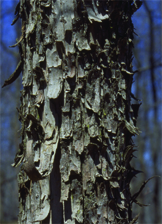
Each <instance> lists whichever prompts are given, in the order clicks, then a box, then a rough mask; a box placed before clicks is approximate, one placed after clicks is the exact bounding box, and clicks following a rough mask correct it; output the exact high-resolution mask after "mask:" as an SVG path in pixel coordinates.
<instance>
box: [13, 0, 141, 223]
mask: <svg viewBox="0 0 162 224" xmlns="http://www.w3.org/2000/svg"><path fill="white" fill-rule="evenodd" d="M140 5H141V3H140V2H136V3H135V2H134V1H132V0H129V1H108V0H105V1H103V0H102V1H101V0H98V1H97V0H91V1H87V0H68V1H66V0H54V1H51V0H48V1H43V0H42V1H34V0H26V1H25V0H20V4H18V6H17V9H16V14H17V17H19V16H20V17H21V18H22V37H21V38H20V40H19V42H20V43H19V47H20V53H21V60H22V74H23V77H22V83H23V90H22V97H21V106H20V109H19V117H20V121H21V122H22V143H21V144H20V149H19V152H18V153H17V155H16V158H15V163H14V164H13V166H17V165H19V164H20V163H21V162H23V165H22V169H21V171H20V173H19V177H18V183H19V201H20V207H19V223H22V224H25V223H27V224H30V223H68V224H74V223H84V224H88V223H92V224H97V223H98V224H99V223H100V224H101V223H102V224H106V223H109V224H114V223H122V224H128V223H134V222H135V220H136V218H135V219H133V220H132V215H131V206H132V202H133V201H135V197H133V198H132V197H131V193H130V188H129V185H130V181H131V179H132V177H133V176H134V175H135V174H137V173H138V171H136V170H134V169H133V168H132V167H131V165H130V160H131V159H132V157H133V155H132V153H133V151H134V145H133V141H132V138H131V137H132V136H133V135H136V134H139V130H138V128H137V127H135V124H136V118H137V110H138V107H139V105H138V104H137V105H133V106H132V105H131V85H132V81H133V74H134V72H133V71H132V64H131V63H132V47H133V43H132V40H133V24H132V21H131V16H132V14H133V13H134V12H135V11H136V10H137V8H138V7H140ZM17 17H16V19H15V20H17ZM13 23H14V22H13ZM14 46H15V45H14ZM24 171H25V172H24Z"/></svg>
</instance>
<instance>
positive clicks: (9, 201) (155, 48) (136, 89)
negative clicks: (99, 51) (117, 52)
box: [0, 0, 162, 224]
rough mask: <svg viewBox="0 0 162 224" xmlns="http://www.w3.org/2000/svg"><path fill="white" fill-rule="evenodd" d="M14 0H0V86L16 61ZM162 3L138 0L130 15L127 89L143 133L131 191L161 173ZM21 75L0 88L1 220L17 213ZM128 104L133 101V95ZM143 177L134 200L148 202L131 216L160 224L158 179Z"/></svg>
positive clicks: (161, 205)
mask: <svg viewBox="0 0 162 224" xmlns="http://www.w3.org/2000/svg"><path fill="white" fill-rule="evenodd" d="M17 3H18V1H17V0H15V1H13V0H10V1H7V0H5V1H3V0H1V1H0V7H1V9H0V17H1V20H0V37H1V38H0V51H1V55H0V77H1V82H0V85H1V86H2V84H3V83H4V81H5V80H6V79H7V78H8V77H9V76H10V75H11V74H12V72H13V71H14V70H15V68H16V66H17V64H18V62H19V59H20V58H19V49H18V47H15V48H13V49H12V48H9V46H10V45H13V44H15V43H16V38H18V37H20V36H21V22H20V21H18V22H17V23H16V25H14V26H11V23H12V21H13V19H14V18H15V17H14V11H15V7H16V5H17ZM161 12H162V7H161V1H160V0H156V1H143V5H142V7H141V8H140V9H139V10H138V11H137V12H136V13H135V14H134V16H133V18H132V19H133V23H134V27H135V33H137V34H138V36H137V35H134V46H135V48H134V61H133V65H134V70H136V69H137V70H138V73H136V74H135V75H134V83H133V86H132V93H133V94H134V96H135V97H136V98H138V99H141V101H139V103H140V102H141V103H142V104H141V106H140V110H139V116H138V124H137V126H138V127H139V128H140V130H141V131H142V133H141V134H140V136H137V137H135V138H134V142H135V144H136V146H137V147H136V148H137V151H136V152H135V156H136V157H137V158H134V159H133V160H132V165H133V166H134V167H135V168H136V169H138V170H142V171H143V173H140V174H138V175H137V177H136V178H134V179H133V181H132V184H131V189H132V192H133V193H135V192H137V191H138V190H139V188H140V186H141V184H142V183H143V182H144V181H145V180H147V179H148V178H150V177H152V176H154V175H158V176H161V177H162V140H161V137H162V116H161V114H162V104H161V103H162V102H161V98H162V97H161V96H162V58H161V53H162V51H161V47H162V45H161V41H162V40H161V34H162V29H161V28H162V17H161ZM21 89H22V85H21V76H20V77H19V78H18V79H17V80H16V81H15V82H14V83H13V84H12V85H10V86H7V87H5V88H4V89H1V96H0V98H1V100H0V108H1V110H0V124H1V125H0V133H1V137H0V148H1V154H0V189H1V195H0V223H14V222H15V223H16V222H17V216H18V186H17V173H18V170H19V168H12V167H11V164H12V163H13V161H14V156H15V154H16V152H17V150H18V148H19V143H20V140H21V138H20V131H19V130H20V122H19V121H18V112H17V109H16V108H19V103H20V91H21ZM133 103H138V102H137V101H135V100H133ZM161 177H156V178H153V179H152V180H150V181H149V182H148V184H147V185H146V187H145V188H144V190H143V191H142V193H141V194H140V196H139V198H138V201H139V202H140V203H142V204H147V205H148V204H149V206H144V207H143V208H141V207H140V206H138V205H134V215H136V214H138V213H140V217H139V223H140V224H160V223H162V213H161V211H162V191H161V188H162V178H161Z"/></svg>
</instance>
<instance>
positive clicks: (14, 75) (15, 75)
mask: <svg viewBox="0 0 162 224" xmlns="http://www.w3.org/2000/svg"><path fill="white" fill-rule="evenodd" d="M21 71H22V60H20V61H19V63H18V65H17V67H16V69H15V71H14V72H13V73H12V75H11V76H10V77H9V79H7V80H5V82H4V84H3V86H2V88H3V87H5V86H8V85H10V84H11V83H13V82H14V81H15V80H16V79H17V78H18V77H19V75H20V73H21Z"/></svg>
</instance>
